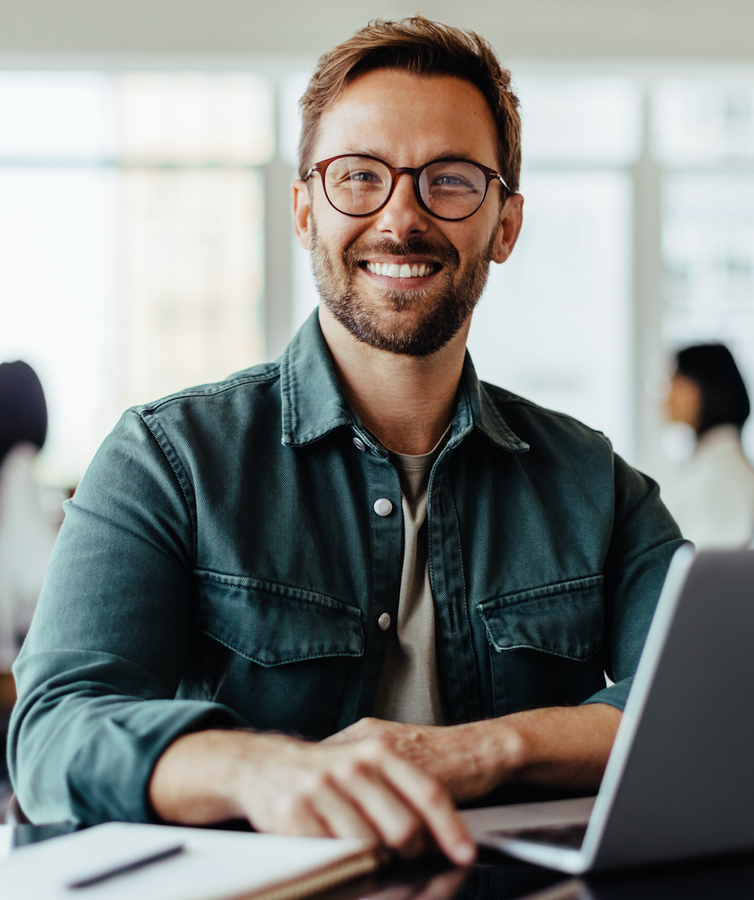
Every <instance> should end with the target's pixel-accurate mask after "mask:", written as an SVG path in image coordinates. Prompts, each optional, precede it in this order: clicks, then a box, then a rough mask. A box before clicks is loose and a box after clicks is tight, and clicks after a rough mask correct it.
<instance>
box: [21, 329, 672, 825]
mask: <svg viewBox="0 0 754 900" xmlns="http://www.w3.org/2000/svg"><path fill="white" fill-rule="evenodd" d="M380 498H387V499H388V500H390V501H391V503H392V512H391V513H390V514H389V515H378V514H377V513H376V512H375V509H374V504H375V501H376V500H378V499H380ZM427 516H428V541H429V575H430V582H431V586H432V594H433V597H434V604H435V622H436V642H437V659H438V666H439V680H440V685H441V690H442V692H443V701H444V705H445V712H446V716H447V721H448V722H449V723H458V722H468V721H472V720H477V719H481V718H487V717H492V716H500V715H504V714H506V713H511V712H514V711H517V710H522V709H527V708H533V707H542V706H553V705H564V704H578V703H583V702H595V701H599V702H604V703H610V704H613V705H614V706H617V707H622V706H623V704H624V702H625V699H626V696H627V692H628V687H629V683H630V680H631V676H632V674H633V672H634V670H635V667H636V664H637V660H638V657H639V654H640V651H641V648H642V646H643V643H644V638H645V634H646V631H647V628H648V626H649V622H650V619H651V616H652V613H653V610H654V607H655V603H656V601H657V597H658V595H659V591H660V588H661V585H662V581H663V578H664V575H665V572H666V569H667V566H668V563H669V560H670V557H671V556H672V553H673V552H674V550H675V549H676V547H677V546H678V545H679V544H680V542H681V541H680V535H679V532H678V529H677V527H676V526H675V523H674V522H673V520H672V519H671V517H670V515H669V514H668V513H667V511H666V510H665V508H664V506H663V505H662V503H661V502H660V499H659V492H658V488H657V486H656V485H655V484H654V483H653V482H652V481H650V480H649V479H648V478H646V477H645V476H644V475H642V474H640V473H639V472H637V471H636V470H634V469H632V468H631V467H630V466H628V465H627V464H626V463H625V462H624V461H623V460H622V459H620V457H618V456H616V455H615V454H614V453H613V451H612V448H611V446H610V444H609V442H608V441H607V440H606V438H605V437H604V436H603V435H601V434H599V433H597V432H595V431H592V430H591V429H589V428H587V427H586V426H584V425H582V424H580V423H579V422H577V421H575V420H574V419H571V418H570V417H568V416H565V415H562V414H559V413H554V412H550V411H548V410H544V409H541V408H539V407H537V406H536V405H534V404H532V403H530V402H528V401H526V400H523V399H521V398H520V397H516V396H514V395H512V394H510V393H508V392H506V391H504V390H501V389H500V388H497V387H492V386H490V385H487V384H483V383H481V382H480V381H479V380H478V379H477V377H476V374H475V372H474V368H473V366H472V363H471V360H470V359H469V358H468V356H467V358H466V362H465V365H464V369H463V375H462V378H461V382H460V385H459V390H458V400H457V407H456V412H455V419H454V422H453V428H452V432H451V436H450V439H449V440H448V442H447V444H446V446H445V447H444V449H443V450H442V452H441V453H440V455H439V457H438V459H437V461H436V462H435V464H434V467H433V469H432V473H431V477H430V483H429V490H428V495H427ZM402 551H403V523H402V514H401V488H400V481H399V476H398V472H397V471H396V469H395V468H394V466H393V465H392V463H391V462H390V459H389V455H388V453H387V451H386V450H385V448H384V447H382V446H381V445H380V444H379V443H378V442H377V441H376V440H375V438H374V437H373V436H372V435H371V434H370V433H369V432H368V431H367V430H366V429H365V428H364V427H363V426H362V425H361V423H360V422H359V420H358V418H357V416H356V415H355V413H354V412H353V410H352V409H351V408H350V407H349V405H348V403H347V402H346V400H345V399H344V396H343V394H342V392H341V390H340V388H339V386H338V383H337V380H336V377H335V373H334V370H333V367H332V362H331V358H330V355H329V352H328V350H327V347H326V344H325V342H324V339H323V337H322V333H321V331H320V328H319V322H318V319H317V317H316V314H314V315H313V316H312V317H311V319H310V320H309V321H308V322H307V323H306V324H305V325H304V327H303V328H302V330H301V331H300V332H299V334H298V335H297V336H296V337H295V338H294V340H293V341H292V343H291V344H290V346H289V347H288V349H287V350H286V351H285V353H284V354H283V356H282V357H281V358H280V359H279V360H278V361H276V362H274V363H269V364H265V365H261V366H256V367H254V368H251V369H248V370H245V371H243V372H240V373H238V374H236V375H233V376H231V377H230V378H228V379H227V380H225V381H223V382H220V383H218V384H212V385H205V386H201V387H196V388H191V389H189V390H185V391H182V392H181V393H178V394H175V395H172V396H170V397H166V398H164V399H162V400H159V401H157V402H156V403H151V404H148V405H146V406H142V407H139V408H136V409H132V410H129V411H128V412H126V413H125V415H124V416H123V418H122V419H121V421H120V422H119V424H118V425H117V426H116V428H115V429H114V431H113V432H112V434H111V435H110V436H109V437H108V438H107V439H106V440H105V442H104V443H103V445H102V447H101V448H100V450H99V452H98V453H97V455H96V457H95V459H94V460H93V462H92V463H91V465H90V467H89V469H88V471H87V473H86V475H85V476H84V478H83V479H82V481H81V484H80V486H79V488H78V490H77V492H76V495H75V497H74V498H73V499H72V500H71V501H69V502H68V504H67V510H66V519H65V522H64V525H63V528H62V530H61V534H60V537H59V540H58V543H57V546H56V548H55V551H54V554H53V558H52V562H51V564H50V568H49V571H48V576H47V579H46V583H45V586H44V589H43V592H42V596H41V598H40V602H39V607H38V610H37V614H36V616H35V619H34V623H33V625H32V628H31V631H30V633H29V636H28V639H27V641H26V643H25V645H24V647H23V650H22V652H21V654H20V657H19V659H18V661H17V663H16V666H15V675H16V679H17V684H18V691H19V700H18V703H17V705H16V708H15V712H14V716H13V721H12V725H11V736H10V741H9V759H10V764H11V770H12V777H13V784H14V787H15V790H16V791H17V793H18V796H19V799H20V802H21V805H22V806H23V807H24V809H25V810H26V811H27V812H28V814H29V815H30V816H31V817H32V819H34V820H36V821H50V820H60V819H71V818H72V819H75V820H84V821H88V822H97V821H103V820H108V819H122V820H136V821H140V820H148V819H149V817H150V809H149V803H148V799H147V788H148V782H149V778H150V775H151V772H152V769H153V767H154V765H155V763H156V761H157V759H158V757H159V756H160V754H161V753H162V752H163V750H164V749H165V748H166V747H167V746H168V745H169V744H170V743H171V742H172V741H174V740H175V739H176V738H177V737H178V736H179V735H181V734H184V733H187V732H191V731H196V730H199V729H203V728H207V727H234V726H250V727H252V728H255V729H260V730H272V731H279V732H286V733H292V734H298V735H301V736H303V737H305V738H308V739H314V740H317V739H321V738H324V737H325V736H327V735H329V734H332V733H333V732H335V731H338V730H339V729H342V728H344V727H345V726H347V725H349V724H351V723H352V722H354V721H355V720H357V719H358V718H360V717H361V716H365V715H369V714H370V713H371V711H372V708H373V704H374V701H375V693H376V688H377V682H378V676H379V673H380V667H381V665H382V662H383V659H384V656H385V650H386V644H387V641H388V633H387V632H385V631H383V630H382V629H381V628H380V627H379V626H378V619H379V617H380V615H381V614H382V613H384V612H387V613H389V614H390V616H391V618H392V620H393V621H394V622H395V621H396V620H397V603H398V595H399V582H400V573H401V556H402ZM605 672H607V674H608V675H609V677H610V679H611V680H612V681H614V682H615V684H614V685H613V686H610V687H606V681H605V674H604V673H605Z"/></svg>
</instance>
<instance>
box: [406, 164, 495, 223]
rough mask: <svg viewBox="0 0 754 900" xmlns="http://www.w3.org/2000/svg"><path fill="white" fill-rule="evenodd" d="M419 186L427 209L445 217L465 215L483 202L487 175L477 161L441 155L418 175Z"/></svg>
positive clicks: (461, 216)
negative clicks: (444, 157)
mask: <svg viewBox="0 0 754 900" xmlns="http://www.w3.org/2000/svg"><path fill="white" fill-rule="evenodd" d="M419 190H420V192H421V197H422V200H423V201H424V203H425V205H426V207H427V209H429V210H430V211H431V212H433V213H434V214H435V215H436V216H442V218H443V219H464V218H466V216H470V215H471V214H472V213H475V212H476V211H477V210H478V209H479V207H480V206H481V205H482V201H483V200H484V195H485V194H486V192H487V177H486V176H485V174H484V172H483V171H482V170H481V169H479V168H478V167H477V166H475V165H474V163H470V162H463V161H460V162H459V161H457V160H452V159H441V160H439V162H435V163H432V165H431V166H427V168H426V169H424V171H423V172H422V173H421V176H420V177H419Z"/></svg>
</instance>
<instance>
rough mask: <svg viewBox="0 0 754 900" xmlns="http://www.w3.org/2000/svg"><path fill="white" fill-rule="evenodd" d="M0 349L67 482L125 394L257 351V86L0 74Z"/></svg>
mask: <svg viewBox="0 0 754 900" xmlns="http://www.w3.org/2000/svg"><path fill="white" fill-rule="evenodd" d="M0 120H2V121H3V123H4V127H3V130H2V133H1V136H0V240H1V241H2V247H3V257H4V261H3V265H2V266H0V298H2V306H3V310H4V315H5V317H6V321H9V322H10V325H9V326H6V327H4V328H3V330H2V332H1V333H0V358H3V359H13V358H21V359H25V360H26V361H27V362H29V363H30V364H31V365H32V366H33V367H34V368H35V369H36V370H37V372H38V374H39V376H40V379H41V380H42V383H43V386H44V388H45V392H46V394H47V397H48V405H49V409H50V431H49V437H48V444H47V446H46V448H45V449H46V452H45V457H46V460H47V467H48V468H47V471H46V472H45V473H44V474H45V477H46V478H47V479H48V480H50V481H54V482H57V483H61V484H75V482H76V480H77V479H78V478H79V477H80V475H81V473H82V471H83V469H84V468H85V467H86V464H87V463H88V461H89V459H90V458H91V455H92V454H93V452H94V450H95V449H96V447H97V446H98V444H99V443H100V441H101V440H102V438H103V437H104V435H105V434H106V432H107V431H108V430H109V429H110V428H111V427H112V426H113V424H114V423H115V421H116V420H117V417H118V416H119V414H120V413H121V412H122V410H123V408H124V407H126V406H128V405H131V404H134V403H139V402H146V401H148V400H152V399H155V398H156V397H159V396H162V395H164V394H166V393H168V392H170V391H173V390H177V389H179V388H182V387H185V386H187V385H188V384H196V383H200V382H204V381H208V380H216V379H219V378H223V377H224V376H226V375H228V374H230V372H232V371H234V370H236V369H240V368H244V367H246V366H248V365H251V364H253V363H255V362H259V361H261V360H262V359H263V358H264V353H265V347H264V331H263V309H262V295H263V288H264V265H263V260H264V221H265V217H264V179H263V176H262V174H261V172H260V167H261V166H262V165H264V164H265V163H266V162H267V161H268V160H269V159H270V157H271V156H272V153H273V151H274V146H273V144H274V140H273V115H272V91H271V88H270V85H269V84H268V83H267V81H266V80H264V79H262V78H260V77H258V76H255V75H251V74H239V73H114V74H109V73H101V72H65V73H60V72H55V73H45V72H37V73H1V74H0Z"/></svg>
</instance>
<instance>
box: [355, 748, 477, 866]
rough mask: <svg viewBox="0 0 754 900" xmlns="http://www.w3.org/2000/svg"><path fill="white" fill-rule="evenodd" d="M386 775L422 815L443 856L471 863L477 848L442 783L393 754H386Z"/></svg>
mask: <svg viewBox="0 0 754 900" xmlns="http://www.w3.org/2000/svg"><path fill="white" fill-rule="evenodd" d="M372 752H378V751H372ZM384 772H385V775H386V776H387V778H389V779H390V781H391V782H392V784H393V785H395V787H396V788H397V789H398V791H399V792H400V793H401V794H402V795H403V796H404V797H405V798H406V800H407V801H408V802H409V803H410V804H411V806H412V807H413V808H414V809H415V810H416V811H417V813H418V814H419V815H420V816H421V818H422V820H423V821H424V822H425V823H426V825H427V828H428V829H429V832H430V834H431V835H432V837H433V838H434V839H435V841H436V842H437V845H438V847H439V848H440V849H441V850H442V851H443V853H445V855H446V856H448V857H449V859H451V860H452V861H453V862H455V863H457V864H458V865H468V864H469V863H471V862H472V861H473V859H474V857H475V856H476V847H475V846H474V842H473V841H472V840H471V837H470V836H469V832H468V829H467V828H466V823H465V822H464V820H463V818H462V817H461V815H460V813H459V812H458V810H457V809H456V808H455V805H454V803H453V800H452V799H451V796H450V793H449V792H448V791H447V790H446V789H445V788H444V787H443V786H442V785H441V784H440V782H439V781H437V780H436V779H435V778H431V777H430V776H429V775H426V774H425V773H424V772H422V770H421V769H420V768H418V767H417V766H414V765H412V764H411V763H408V762H406V761H405V760H403V759H401V758H400V757H399V756H396V755H395V754H393V753H387V754H386V755H385V760H384Z"/></svg>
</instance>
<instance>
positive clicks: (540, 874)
mask: <svg viewBox="0 0 754 900" xmlns="http://www.w3.org/2000/svg"><path fill="white" fill-rule="evenodd" d="M71 830H72V827H71V826H66V825H18V826H16V827H15V829H14V833H13V844H14V846H22V845H24V844H28V843H34V842H36V841H39V840H46V839H48V838H53V837H55V836H56V835H59V834H65V833H67V832H69V831H71ZM0 894H2V885H0ZM514 898H520V900H523V898H531V900H754V852H753V853H751V854H746V855H737V856H730V857H720V858H716V859H708V860H694V861H690V862H686V863H683V864H675V865H667V866H654V867H652V868H645V869H636V870H632V871H622V872H611V873H602V874H595V875H588V876H583V877H581V878H571V877H570V876H565V875H562V874H558V873H557V872H551V871H548V870H546V869H541V868H537V867H535V866H529V865H527V864H525V863H519V862H515V861H513V860H510V859H507V858H506V857H505V856H503V855H502V854H497V853H493V852H492V851H483V852H482V855H481V856H480V858H479V860H478V861H477V863H476V864H475V865H474V866H472V867H471V868H470V869H467V870H462V869H454V868H450V867H448V866H447V865H446V864H444V863H443V861H442V860H441V859H440V858H439V857H437V858H425V859H422V860H417V861H413V862H396V863H394V864H392V865H390V866H388V867H386V868H384V869H381V870H380V871H379V872H377V873H375V874H374V875H371V876H369V877H367V878H362V879H359V880H358V881H353V882H350V883H349V884H345V885H342V886H341V887H339V888H336V889H334V890H331V891H328V892H326V893H324V894H320V895H319V900H514Z"/></svg>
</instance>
